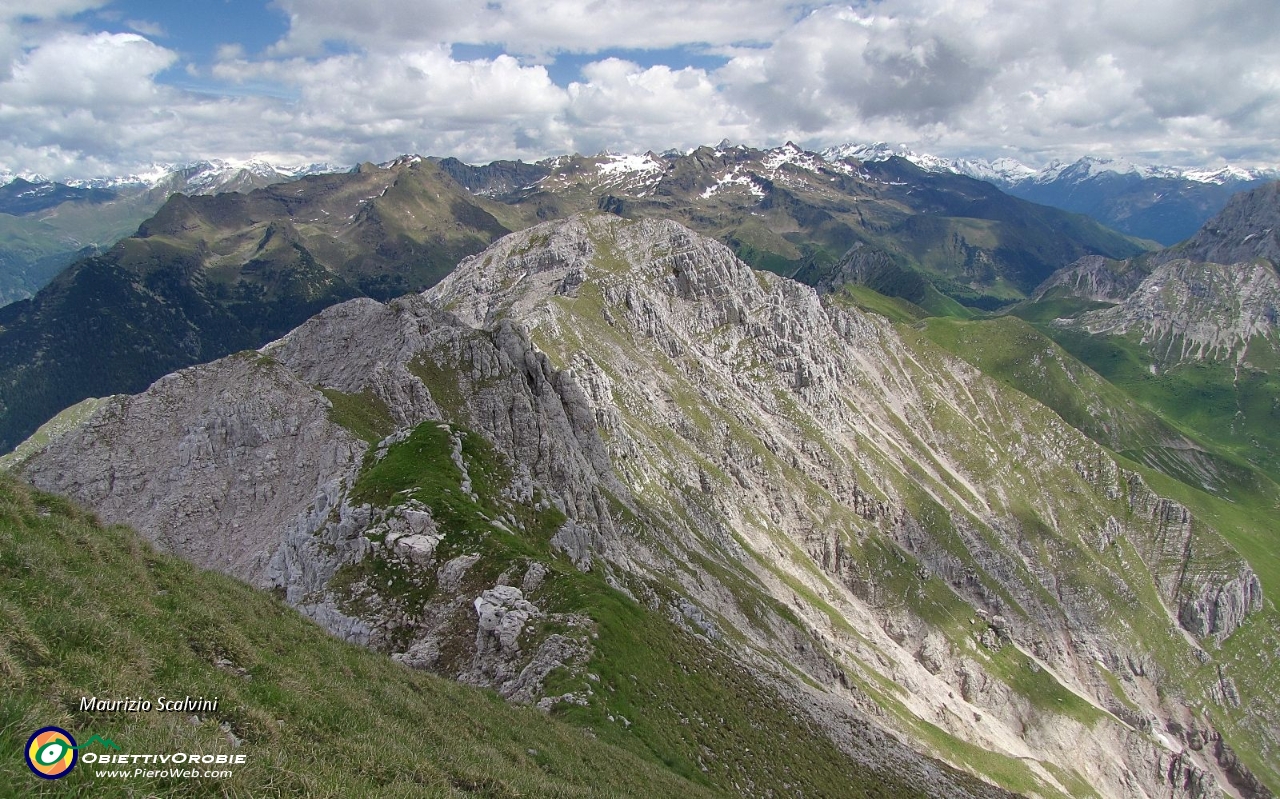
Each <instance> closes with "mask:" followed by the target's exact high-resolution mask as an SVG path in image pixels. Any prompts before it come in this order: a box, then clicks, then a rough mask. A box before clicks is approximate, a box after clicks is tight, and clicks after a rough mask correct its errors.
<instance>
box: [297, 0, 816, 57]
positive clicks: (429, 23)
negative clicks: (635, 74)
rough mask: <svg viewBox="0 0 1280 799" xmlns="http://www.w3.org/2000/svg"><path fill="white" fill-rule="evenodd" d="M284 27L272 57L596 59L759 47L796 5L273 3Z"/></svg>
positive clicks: (449, 0)
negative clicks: (430, 48) (328, 45)
mask: <svg viewBox="0 0 1280 799" xmlns="http://www.w3.org/2000/svg"><path fill="white" fill-rule="evenodd" d="M276 5H278V6H279V7H280V8H282V9H283V10H284V11H285V12H286V13H287V14H288V15H289V19H290V30H289V34H288V35H287V36H286V37H285V38H284V39H283V40H282V41H281V42H280V43H279V44H278V45H277V48H276V52H277V53H278V54H299V53H302V54H311V53H316V52H320V51H321V49H322V45H323V43H324V42H326V41H335V40H340V41H346V42H351V43H353V44H356V45H359V46H362V47H366V48H369V49H371V50H373V49H380V50H386V49H396V48H400V47H408V48H416V47H421V46H422V45H424V44H434V43H438V42H464V43H472V44H476V43H485V44H498V45H501V46H503V47H505V48H507V50H508V51H509V52H514V53H518V54H539V53H546V52H556V51H573V52H588V53H591V52H599V51H600V50H604V49H609V48H664V47H673V46H677V45H681V44H688V43H704V44H729V43H733V42H742V41H749V40H767V39H769V38H772V37H773V36H775V35H776V34H777V33H779V32H780V31H782V30H783V29H784V28H785V27H786V26H787V25H789V24H790V23H791V21H792V20H793V19H794V18H795V16H796V14H797V13H798V9H799V8H801V7H802V5H803V4H800V3H787V2H775V1H773V0H714V1H708V2H699V1H698V0H649V1H648V2H643V3H641V2H634V0H591V2H583V1H582V0H515V1H514V2H512V1H508V2H484V1H483V0H381V2H376V3H374V2H364V3H352V2H348V0H277V3H276Z"/></svg>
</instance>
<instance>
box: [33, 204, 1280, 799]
mask: <svg viewBox="0 0 1280 799" xmlns="http://www.w3.org/2000/svg"><path fill="white" fill-rule="evenodd" d="M317 387H318V388H317ZM344 426H345V427H344ZM352 431H361V432H360V434H356V433H354V432H352ZM22 468H23V470H24V473H25V474H26V475H27V476H28V478H29V479H30V480H32V482H34V483H35V484H37V485H38V486H40V487H43V488H47V489H51V490H55V491H60V492H63V493H67V494H69V495H71V496H74V497H76V498H78V499H81V500H82V501H85V502H87V503H88V504H90V505H91V506H92V507H94V508H95V509H96V510H97V511H98V512H99V513H100V514H102V515H103V516H104V517H105V518H107V519H108V520H110V521H121V522H128V523H132V524H134V525H136V526H138V527H139V529H141V530H142V531H143V532H144V533H145V534H147V535H148V536H149V537H151V538H152V539H153V540H156V541H158V542H160V543H161V544H162V545H163V546H166V547H168V548H171V549H173V550H174V551H178V552H182V553H184V554H186V555H187V556H188V557H191V558H192V559H193V560H195V561H196V562H199V563H201V564H203V565H207V566H210V567H213V568H219V569H221V570H223V571H227V572H228V573H231V574H235V575H237V576H240V577H242V578H244V579H247V580H250V581H253V582H255V583H257V584H260V585H266V586H271V587H274V588H277V589H280V590H281V591H283V593H284V595H285V597H286V599H287V601H289V602H290V603H291V604H293V605H295V606H297V607H299V609H301V610H302V611H303V612H306V613H308V614H310V615H311V616H313V617H314V618H316V619H317V620H318V621H319V622H320V623H321V624H324V625H325V626H326V627H328V628H329V629H331V630H333V631H334V632H335V633H336V634H339V635H342V636H344V637H347V638H349V639H351V640H356V641H360V642H362V643H365V644H368V645H370V646H374V647H377V648H379V649H382V650H384V651H388V652H390V653H392V654H393V656H394V657H395V658H396V659H397V660H400V661H402V662H404V663H406V664H408V665H411V666H415V667H420V668H431V669H433V670H436V671H440V672H443V673H448V674H451V675H453V676H455V677H457V678H459V679H461V680H463V681H466V682H469V683H473V684H479V685H488V686H492V687H493V688H495V689H496V690H498V691H499V692H500V693H501V694H502V695H503V696H506V697H508V698H510V699H512V700H514V701H521V702H527V703H531V704H536V705H538V706H540V707H544V708H552V707H556V706H559V705H561V704H564V703H569V704H574V705H581V706H584V707H593V706H595V704H596V703H599V702H601V701H604V700H603V699H602V698H601V696H600V694H601V693H602V691H597V690H596V689H595V688H593V683H592V682H591V680H590V676H589V675H590V673H589V672H588V671H587V669H588V667H589V664H590V663H591V662H593V661H592V658H593V657H596V656H598V655H599V652H598V651H597V647H598V645H599V644H598V643H597V638H596V636H597V634H598V632H599V629H598V628H599V626H600V622H599V620H598V619H596V618H595V617H593V616H592V615H591V611H589V610H585V609H583V608H582V607H581V606H575V605H573V604H572V603H570V602H568V600H567V599H566V596H567V593H566V589H565V586H571V585H576V584H577V583H575V582H574V581H575V580H576V579H577V578H575V577H574V576H573V575H574V574H578V573H586V572H589V573H590V574H591V575H593V579H594V578H597V577H598V579H600V580H601V581H602V583H603V584H605V585H607V586H609V590H610V591H613V592H617V594H618V595H619V596H627V597H629V598H630V599H629V600H628V601H634V602H636V603H638V604H639V605H640V606H643V607H646V608H647V609H648V612H656V613H658V614H659V615H660V616H661V617H662V618H664V619H667V620H669V621H670V623H671V624H672V627H671V629H672V630H673V631H675V630H680V631H682V634H686V635H688V636H689V637H690V638H689V640H691V641H694V642H696V644H695V645H696V646H698V647H707V648H708V649H707V650H706V651H717V652H724V653H727V654H728V655H729V656H730V657H732V658H733V659H734V660H735V662H738V663H741V664H744V665H745V666H747V667H749V668H750V670H751V672H752V673H753V674H754V675H755V678H756V679H757V680H759V681H760V682H761V684H764V685H769V686H772V687H773V689H776V690H778V691H780V692H782V693H783V695H785V696H786V697H788V701H790V702H792V703H793V706H794V707H795V708H796V709H797V713H799V712H800V711H803V713H804V714H805V716H806V717H807V718H809V719H811V720H812V722H813V723H815V724H817V725H820V726H821V728H822V729H824V730H825V731H826V733H827V734H828V735H829V736H830V737H831V738H832V740H834V741H836V742H837V743H838V744H839V745H840V746H842V748H844V750H845V751H846V753H847V754H848V755H849V756H850V757H851V758H853V759H854V761H855V762H857V763H860V764H863V765H864V766H865V767H868V768H875V769H885V768H892V769H893V770H894V773H896V774H899V775H905V776H904V777H903V779H905V780H906V781H907V782H908V783H909V784H912V785H914V786H917V788H919V789H921V790H924V791H925V792H926V793H928V794H930V795H937V796H978V795H991V794H992V793H993V792H994V789H990V788H987V787H983V786H982V785H980V784H974V783H973V782H971V781H966V780H965V779H963V778H961V777H960V776H958V775H957V774H955V773H954V772H951V771H949V770H947V769H942V768H939V767H938V765H937V764H936V763H934V762H932V761H928V760H925V759H923V758H922V757H921V756H920V754H917V752H923V753H926V754H929V755H932V756H934V757H939V758H943V759H945V760H948V761H950V762H952V763H953V764H954V765H957V766H959V767H961V768H964V769H969V770H973V771H977V772H979V773H985V775H986V776H987V777H988V778H989V779H993V780H1000V779H1005V778H1007V773H1006V774H1005V776H1003V777H1002V776H1001V773H1002V772H1001V771H1000V770H999V769H996V770H995V771H993V772H985V771H984V770H985V769H986V768H987V767H988V766H987V765H984V762H985V761H982V760H973V759H970V758H969V757H968V756H966V755H965V754H964V752H965V751H968V749H966V747H965V746H963V745H961V744H960V743H958V742H963V743H964V744H967V745H969V746H973V747H978V748H980V749H983V750H987V751H989V752H991V753H994V754H993V755H992V757H996V758H997V759H999V758H1006V759H1011V760H1009V762H1016V763H1019V764H1020V765H1019V767H1018V773H1019V775H1020V776H1019V778H1020V779H1021V780H1022V782H1021V783H1020V784H1021V785H1023V786H1033V788H1032V790H1034V791H1035V792H1036V793H1038V794H1040V795H1046V796H1052V795H1061V796H1069V795H1073V794H1074V793H1075V786H1077V785H1080V784H1084V785H1088V786H1091V787H1092V788H1093V790H1095V791H1096V792H1097V793H1099V794H1100V795H1103V796H1108V797H1150V798H1152V799H1154V797H1193V796H1194V797H1199V796H1214V795H1221V791H1222V790H1223V789H1224V788H1223V786H1226V787H1225V789H1226V790H1227V791H1228V792H1230V791H1233V790H1236V789H1235V788H1232V787H1230V786H1231V785H1234V784H1236V783H1238V782H1239V779H1238V778H1235V777H1233V778H1231V779H1232V780H1235V782H1231V781H1230V780H1228V772H1229V769H1228V768H1227V766H1226V765H1224V762H1230V763H1236V764H1238V760H1232V759H1230V758H1227V759H1226V761H1224V759H1223V758H1222V757H1215V756H1214V754H1213V753H1212V752H1207V751H1205V750H1204V748H1203V747H1201V749H1196V748H1194V747H1192V746H1190V745H1189V744H1186V743H1178V742H1177V741H1174V740H1173V739H1170V738H1168V737H1158V736H1155V735H1154V734H1153V732H1152V731H1153V729H1157V728H1158V727H1163V726H1164V722H1163V720H1165V719H1172V718H1178V719H1193V718H1194V719H1198V720H1199V721H1197V729H1202V730H1210V729H1211V728H1210V727H1209V725H1208V724H1207V723H1200V722H1201V721H1202V719H1200V717H1201V716H1202V715H1203V714H1202V710H1201V709H1200V708H1199V706H1197V705H1194V704H1193V702H1192V700H1191V699H1190V698H1189V697H1191V696H1194V695H1199V694H1205V693H1206V692H1209V688H1208V687H1207V684H1200V683H1197V682H1195V680H1197V679H1199V677H1197V676H1194V674H1198V673H1199V672H1198V671H1197V669H1199V668H1200V666H1202V665H1203V664H1204V663H1206V662H1209V661H1212V659H1213V657H1214V656H1213V654H1212V651H1211V650H1212V648H1213V647H1215V646H1216V645H1217V643H1218V642H1219V641H1220V640H1222V639H1223V638H1225V637H1226V636H1228V635H1230V634H1231V633H1232V631H1234V630H1235V629H1237V628H1239V627H1240V625H1242V624H1247V623H1248V619H1249V614H1250V613H1251V612H1253V611H1256V610H1257V609H1258V608H1259V607H1260V606H1261V603H1262V602H1263V599H1262V594H1261V588H1260V585H1259V582H1258V579H1257V577H1256V576H1255V575H1254V574H1253V572H1252V570H1250V568H1249V567H1248V565H1247V563H1246V562H1245V561H1244V560H1243V559H1242V558H1241V557H1240V556H1239V555H1237V554H1236V553H1235V552H1234V550H1232V549H1231V547H1230V546H1228V545H1227V544H1226V542H1225V541H1224V540H1223V539H1222V538H1221V537H1220V536H1219V535H1218V534H1217V532H1216V531H1214V530H1213V529H1212V528H1210V527H1209V526H1207V525H1206V524H1204V523H1203V522H1201V521H1200V520H1198V519H1194V518H1192V517H1191V515H1190V513H1189V512H1188V511H1187V509H1186V508H1185V507H1183V506H1181V505H1179V504H1178V503H1176V502H1172V501H1171V500H1168V499H1166V498H1162V497H1159V496H1158V495H1156V494H1155V493H1154V492H1152V491H1151V490H1150V489H1149V488H1148V487H1147V486H1146V485H1145V484H1144V483H1143V482H1142V481H1141V479H1140V478H1138V477H1137V476H1136V475H1133V474H1131V473H1129V472H1126V471H1125V470H1123V469H1121V468H1120V467H1119V466H1118V465H1117V464H1116V463H1115V461H1114V460H1112V458H1111V457H1110V456H1109V455H1108V454H1107V453H1106V452H1105V451H1104V450H1102V449H1100V448H1099V447H1098V446H1096V445H1095V444H1093V443H1092V442H1090V441H1089V440H1088V439H1086V438H1085V437H1084V436H1082V435H1081V434H1079V433H1078V432H1077V431H1075V430H1074V429H1072V428H1071V427H1069V426H1067V425H1066V424H1065V423H1064V422H1062V420H1061V419H1060V418H1058V417H1057V416H1056V415H1054V414H1053V413H1051V412H1049V411H1048V410H1047V409H1045V408H1044V407H1042V406H1040V405H1038V404H1036V403H1034V402H1032V401H1031V400H1029V399H1028V398H1027V397H1025V396H1023V395H1021V394H1018V393H1016V392H1014V391H1012V390H1010V389H1008V388H1006V387H1003V386H1001V385H999V384H997V383H995V382H994V381H991V380H989V379H987V378H985V377H983V376H982V375H981V374H980V373H978V372H976V371H975V370H974V369H973V368H972V367H969V366H968V365H966V364H964V363H963V362H961V361H958V360H956V359H954V358H951V357H949V356H946V355H945V354H943V353H942V352H941V351H940V350H938V349H937V348H936V347H934V346H933V345H931V344H930V343H929V342H928V341H927V340H926V339H924V338H923V337H922V336H917V335H915V334H914V332H913V331H912V330H911V329H909V328H894V327H893V326H892V325H891V324H889V323H888V322H887V321H885V320H883V319H880V318H878V317H870V316H866V315H863V314H860V313H858V312H856V311H848V310H843V309H841V308H838V307H835V306H832V305H829V304H824V303H823V302H822V301H821V300H820V298H819V296H818V295H817V294H816V293H815V292H814V291H813V290H811V289H809V288H806V287H804V286H801V285H799V284H797V283H793V282H790V281H787V280H783V279H781V278H777V277H775V276H773V275H771V274H767V273H760V272H753V271H752V270H751V269H749V268H747V267H746V266H745V265H744V264H742V263H741V262H739V261H738V260H737V259H736V258H734V256H733V255H732V253H731V252H730V251H729V250H728V249H727V248H725V247H724V246H722V245H720V244H718V243H716V242H714V241H711V240H709V239H706V238H703V237H701V236H698V235H697V234H694V233H692V232H691V231H689V230H687V229H685V228H683V227H681V226H679V225H677V224H675V223H672V222H664V221H651V220H647V221H639V222H634V221H628V220H623V219H620V218H618V217H615V216H607V215H595V216H581V217H574V218H571V219H569V220H566V221H563V222H556V223H548V224H546V225H540V226H538V227H535V228H532V229H531V230H528V231H525V232H523V233H520V234H516V235H512V236H508V237H506V238H504V239H502V240H500V241H499V242H497V243H496V244H495V245H493V246H492V247H491V248H490V249H488V250H486V251H485V252H484V253H482V254H480V255H477V256H474V257H472V258H469V259H467V260H465V261H463V263H462V264H460V265H459V267H458V269H457V270H455V271H454V272H453V273H452V274H451V275H450V276H449V277H448V278H446V279H445V280H444V281H442V282H441V283H440V284H439V285H438V286H437V287H435V288H434V289H432V290H431V291H429V292H428V293H427V294H425V295H423V296H420V297H406V298H401V299H399V300H395V301H393V302H390V303H387V304H381V303H377V302H374V301H372V300H354V301H351V302H348V303H345V304H343V305H339V306H335V307H333V308H330V309H328V310H326V311H324V312H322V313H321V314H320V315H318V316H316V317H314V318H313V319H311V320H310V321H309V322H307V323H306V324H304V325H303V326H301V327H300V328H298V329H297V330H295V331H294V332H292V333H290V334H289V335H288V336H286V337H284V338H283V339H281V340H279V341H277V342H275V343H273V344H271V345H268V346H267V347H265V348H263V350H262V351H261V353H260V354H247V355H239V356H233V357H232V358H229V359H224V360H223V361H220V362H217V363H215V364H211V365H209V366H207V367H198V368H196V369H192V370H187V371H184V372H179V373H177V374H175V375H172V376H170V377H169V378H166V379H165V380H163V381H161V382H159V383H157V384H156V385H155V386H153V387H152V388H151V389H149V390H148V391H147V392H145V393H143V394H141V395H138V396H137V397H132V398H119V399H115V400H112V402H111V403H109V404H108V405H107V406H106V407H105V408H103V409H101V410H99V411H98V412H96V413H95V414H94V415H93V416H92V417H91V418H90V419H89V421H88V422H87V423H86V424H84V425H82V426H81V427H80V428H79V429H77V430H75V431H73V432H72V433H69V434H67V435H66V436H64V437H62V438H60V439H58V440H57V441H55V442H53V443H52V444H51V445H49V446H48V447H47V448H46V449H45V450H43V451H42V452H39V453H38V454H36V455H34V456H32V457H31V458H29V459H28V460H27V461H26V463H25V464H24V465H23V467H22ZM242 503H245V504H244V507H245V510H241V504H242ZM237 524H238V525H239V527H237V526H236V525H237ZM503 542H506V543H503ZM519 542H524V543H519ZM529 542H535V543H537V546H545V547H546V549H545V550H540V549H538V548H537V547H535V546H534V544H532V543H529ZM538 542H541V543H538ZM539 552H544V553H546V554H541V555H540V554H537V553H539ZM699 651H702V650H699ZM1218 666H1219V669H1218V671H1216V672H1215V674H1214V676H1213V679H1212V681H1211V682H1212V684H1213V685H1216V686H1218V688H1217V689H1216V690H1217V694H1215V696H1218V697H1221V701H1222V702H1229V701H1230V691H1229V690H1227V689H1225V688H1223V686H1225V685H1227V684H1228V681H1229V680H1230V679H1231V675H1230V670H1231V669H1232V668H1234V667H1235V666H1234V664H1231V663H1226V662H1223V663H1220V664H1218ZM1193 673H1194V674H1193ZM565 674H570V675H576V677H575V678H577V677H581V678H582V679H583V680H586V682H580V683H578V684H580V685H582V686H583V687H582V688H581V689H573V690H570V691H569V692H567V693H564V692H560V693H557V691H560V690H561V689H560V688H556V689H554V690H550V689H548V688H547V685H549V684H555V685H561V684H563V680H561V679H560V678H559V677H558V676H557V675H565ZM1189 675H1192V676H1189ZM1209 693H1211V692H1209ZM1206 695H1207V694H1206ZM611 718H612V715H611ZM619 723H620V722H619ZM629 723H630V720H628V724H629ZM1265 735H1266V736H1269V738H1268V739H1267V740H1269V741H1273V742H1274V741H1275V740H1276V739H1277V737H1278V731H1277V730H1274V729H1267V730H1265ZM903 740H905V741H908V742H910V745H909V746H904V745H903V744H902V743H901V741H903ZM1001 762H1004V761H1001ZM886 764H888V765H886ZM1233 768H1234V766H1233ZM1241 773H1246V774H1247V770H1244V771H1243V772H1241ZM1215 791H1217V792H1218V793H1217V794H1215V793H1214V792H1215Z"/></svg>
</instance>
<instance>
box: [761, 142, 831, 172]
mask: <svg viewBox="0 0 1280 799" xmlns="http://www.w3.org/2000/svg"><path fill="white" fill-rule="evenodd" d="M761 164H762V165H763V166H764V168H765V169H766V170H768V171H770V172H776V171H778V169H780V168H781V167H782V165H783V164H792V165H794V166H798V167H800V168H801V169H807V170H808V171H810V172H817V171H818V170H819V169H820V168H821V167H822V166H823V163H822V158H821V157H820V156H817V155H815V154H814V153H810V152H806V151H805V150H802V149H800V148H799V147H797V146H796V145H795V144H793V143H792V142H787V143H786V144H784V145H782V146H781V147H774V148H773V149H772V150H769V151H768V152H766V153H765V155H764V159H763V160H762V161H761Z"/></svg>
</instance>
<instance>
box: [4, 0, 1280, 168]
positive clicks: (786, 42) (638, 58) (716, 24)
mask: <svg viewBox="0 0 1280 799" xmlns="http://www.w3.org/2000/svg"><path fill="white" fill-rule="evenodd" d="M1278 22H1280V7H1277V6H1275V4H1273V3H1269V2H1257V1H1256V0H1236V2H1233V3H1231V4H1230V7H1228V8H1224V7H1222V6H1221V5H1215V6H1214V7H1212V8H1210V7H1207V6H1204V5H1203V4H1195V3H1191V2H1185V1H1184V0H1161V2H1157V3H1147V4H1143V6H1142V7H1141V8H1121V7H1118V6H1116V5H1115V4H1104V3H1100V2H1086V3H1069V4H1068V3H1049V4H1038V5H1036V6H1035V7H1034V8H1033V7H1029V6H1026V5H1025V4H1017V3H1011V2H1007V1H1006V0H983V1H981V2H979V1H978V0H965V2H951V3H939V2H932V1H931V0H884V2H880V3H876V4H865V5H864V4H857V5H853V6H848V5H839V4H815V3H806V4H792V3H778V2H765V0H735V1H734V2H722V3H698V4H690V3H682V2H656V3H650V4H644V5H636V4H622V3H612V2H608V3H595V4H591V5H589V6H587V5H584V4H581V3H576V2H553V0H541V1H540V2H517V3H502V4H495V3H479V2H468V3H448V4H446V3H437V2H428V3H421V2H408V0H384V2H380V3H370V4H361V5H359V6H356V5H352V4H348V3H338V2H333V1H332V0H276V1H275V2H270V3H268V2H263V1H261V0H235V2H231V1H230V0H228V1H227V2H224V3H221V4H206V5H203V6H199V7H193V6H191V5H190V4H181V5H172V6H171V5H167V4H155V3H151V2H144V1H143V0H110V1H108V0H54V2H49V3H44V4H42V6H41V8H39V9H32V8H29V7H25V4H19V3H14V2H4V3H0V121H3V123H4V124H3V128H2V129H3V131H4V132H3V133H0V167H5V168H8V169H10V170H13V171H15V172H16V171H26V172H39V173H42V174H47V175H49V176H50V177H53V178H62V177H90V176H94V175H105V174H121V173H128V172H130V171H136V170H137V169H139V168H141V167H142V166H145V165H147V164H151V163H155V162H168V163H173V162H182V161H191V160H196V159H200V158H226V159H247V158H252V157H262V158H267V159H270V160H273V161H275V162H282V163H305V162H314V161H329V162H333V163H355V162H358V161H363V160H374V161H382V160H387V159H388V158H391V157H394V156H395V155H398V154H400V153H409V152H420V153H424V154H438V155H454V156H457V157H460V158H463V159H464V160H469V161H472V162H481V161H488V160H492V159H496V158H523V159H525V160H535V159H538V158H542V157H546V156H549V155H555V154H558V153H567V152H583V153H591V152H600V151H604V150H612V151H623V152H642V151H644V150H647V149H655V150H663V149H667V148H672V147H674V148H688V147H692V146H694V145H697V144H707V143H710V142H715V141H718V140H720V139H721V138H729V139H731V140H733V141H743V142H748V143H751V144H753V145H754V146H772V145H777V144H781V143H783V142H785V141H787V140H792V141H795V142H796V143H798V144H800V145H801V146H804V147H806V148H809V149H820V148H821V147H823V146H827V145H832V144H838V143H842V142H872V141H889V142H894V143H903V144H906V145H907V146H910V147H912V148H914V149H917V150H919V151H924V152H929V153H932V154H936V155H940V156H945V157H978V158H988V159H993V158H999V157H1012V158H1016V159H1018V160H1020V161H1023V162H1025V163H1028V164H1029V165H1032V166H1042V165H1043V164H1045V163H1046V162H1048V161H1049V160H1052V159H1061V160H1074V159H1075V158H1077V157H1079V156H1082V155H1096V156H1102V157H1124V158H1130V159H1133V160H1135V161H1143V162H1148V163H1151V162H1154V163H1171V164H1178V165H1186V166H1204V167H1213V166H1217V165H1221V164H1223V163H1232V164H1238V165H1243V166H1271V165H1274V164H1275V163H1276V162H1277V161H1278V160H1280V154H1278V152H1277V145H1276V144H1275V142H1274V138H1273V137H1272V136H1271V133H1270V132H1271V131H1272V130H1274V129H1275V127H1276V124H1277V122H1280V103H1277V99H1280V55H1277V53H1278V52H1280V48H1276V47H1275V46H1274V44H1275V42H1274V38H1275V34H1274V31H1275V30H1277V29H1280V26H1278V25H1277V23H1278Z"/></svg>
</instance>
